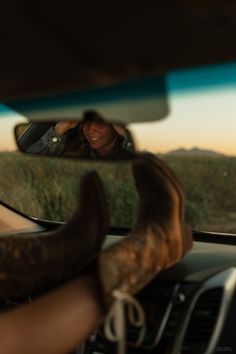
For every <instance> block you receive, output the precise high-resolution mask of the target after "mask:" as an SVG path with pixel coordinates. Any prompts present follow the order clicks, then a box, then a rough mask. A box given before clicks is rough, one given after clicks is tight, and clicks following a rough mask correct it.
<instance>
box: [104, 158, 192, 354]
mask: <svg viewBox="0 0 236 354" xmlns="http://www.w3.org/2000/svg"><path fill="white" fill-rule="evenodd" d="M132 168H133V176H134V179H135V184H136V189H137V192H138V195H139V209H138V215H137V222H136V225H135V227H134V228H133V230H132V231H131V232H130V234H129V235H128V236H127V237H125V238H123V239H122V241H120V242H119V243H116V244H114V245H112V246H111V247H109V248H108V249H106V250H105V251H103V252H102V253H101V254H100V255H99V257H98V275H99V278H100V282H101V291H102V293H103V297H104V303H105V306H106V307H107V308H109V307H110V309H109V313H108V315H107V318H106V320H105V325H104V332H105V335H106V337H107V339H109V340H111V341H117V342H118V353H119V354H124V353H125V346H126V343H125V334H126V331H125V322H126V321H125V307H124V306H125V305H126V306H128V307H127V308H128V312H127V314H128V319H129V321H130V322H131V323H132V325H134V326H137V327H139V328H140V336H139V338H138V341H142V340H143V336H144V333H145V314H144V311H143V309H142V306H141V305H140V304H139V303H138V302H137V300H136V299H135V298H133V297H132V295H133V294H135V293H137V292H138V291H139V290H141V289H142V288H143V287H144V286H145V285H146V284H147V283H149V282H150V281H151V280H152V279H153V278H154V277H155V276H156V274H157V273H159V272H160V271H162V270H164V269H166V268H168V267H170V266H172V265H173V264H175V263H177V262H178V261H179V260H180V259H181V258H182V257H183V256H184V255H185V254H186V252H188V251H189V250H190V249H191V248H192V235H191V231H190V230H189V229H187V228H186V227H184V225H183V216H184V195H183V192H182V189H181V187H180V185H179V183H178V181H177V179H176V177H175V176H174V174H173V173H172V171H171V170H170V169H169V168H168V167H167V166H166V165H165V164H164V163H163V162H162V161H161V160H159V159H158V158H157V157H155V155H152V154H148V153H145V154H140V155H139V156H137V158H136V160H135V161H134V163H133V166H132ZM127 308H126V309H127ZM134 313H136V315H135V314H134Z"/></svg>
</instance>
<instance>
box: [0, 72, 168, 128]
mask: <svg viewBox="0 0 236 354" xmlns="http://www.w3.org/2000/svg"><path fill="white" fill-rule="evenodd" d="M6 104H7V106H8V107H9V108H11V109H12V110H14V111H15V112H17V113H19V114H21V115H23V116H25V117H27V118H29V119H30V120H34V121H35V120H40V121H42V120H55V119H74V118H76V119H78V118H81V117H83V114H84V112H85V111H91V110H93V111H96V112H98V113H99V114H100V115H102V116H103V117H105V118H106V119H107V120H108V121H110V122H120V123H124V124H126V123H134V122H144V121H157V120H160V119H162V118H164V117H165V116H167V114H168V111H169V110H168V102H167V94H166V85H165V79H164V77H163V76H151V77H143V78H139V79H134V80H129V81H125V82H122V83H119V84H116V85H113V86H109V87H103V88H99V89H90V90H87V91H79V92H69V93H66V94H63V95H57V96H45V97H42V98H35V99H31V100H16V101H10V102H7V103H6Z"/></svg>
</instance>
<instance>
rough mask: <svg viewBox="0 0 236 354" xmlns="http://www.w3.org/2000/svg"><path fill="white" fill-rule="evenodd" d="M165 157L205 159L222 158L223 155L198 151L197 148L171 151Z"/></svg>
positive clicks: (210, 151) (209, 151)
mask: <svg viewBox="0 0 236 354" xmlns="http://www.w3.org/2000/svg"><path fill="white" fill-rule="evenodd" d="M165 155H167V156H190V157H194V156H205V157H224V156H225V155H224V154H221V153H219V152H216V151H212V150H204V149H199V148H197V147H194V148H192V149H189V150H188V149H184V148H181V149H177V150H172V151H169V152H167V153H166V154H165Z"/></svg>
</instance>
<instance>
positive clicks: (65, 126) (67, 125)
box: [54, 120, 79, 135]
mask: <svg viewBox="0 0 236 354" xmlns="http://www.w3.org/2000/svg"><path fill="white" fill-rule="evenodd" d="M78 124H79V122H78V121H76V120H62V121H61V122H59V123H57V124H56V125H55V127H54V131H55V133H56V134H58V135H64V134H66V133H67V132H68V130H70V129H72V128H74V127H76V126H77V125H78Z"/></svg>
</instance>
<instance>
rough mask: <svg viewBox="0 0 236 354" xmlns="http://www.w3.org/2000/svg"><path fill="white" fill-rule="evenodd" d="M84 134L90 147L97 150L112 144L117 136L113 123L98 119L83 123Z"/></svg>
mask: <svg viewBox="0 0 236 354" xmlns="http://www.w3.org/2000/svg"><path fill="white" fill-rule="evenodd" d="M83 134H84V136H85V138H86V140H87V141H88V143H89V145H90V147H91V148H92V149H95V150H99V149H101V148H103V147H105V146H107V145H109V144H111V143H112V142H113V141H114V140H115V138H116V136H117V133H116V131H115V129H114V128H113V126H112V125H111V124H107V123H101V122H96V121H90V122H85V123H83Z"/></svg>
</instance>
